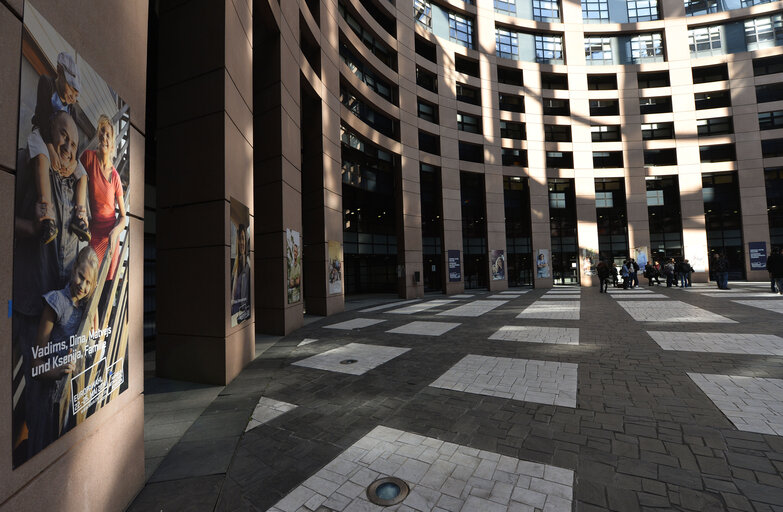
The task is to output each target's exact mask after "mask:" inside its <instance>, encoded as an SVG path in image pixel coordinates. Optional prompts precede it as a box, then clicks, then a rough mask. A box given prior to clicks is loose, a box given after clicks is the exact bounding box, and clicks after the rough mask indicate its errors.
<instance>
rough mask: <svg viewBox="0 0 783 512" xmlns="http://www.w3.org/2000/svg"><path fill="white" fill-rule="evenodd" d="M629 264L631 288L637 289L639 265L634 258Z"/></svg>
mask: <svg viewBox="0 0 783 512" xmlns="http://www.w3.org/2000/svg"><path fill="white" fill-rule="evenodd" d="M629 263H630V264H629V265H628V272H629V273H630V274H631V288H636V287H637V286H639V264H638V263H636V260H634V259H633V258H631V259H630V260H629Z"/></svg>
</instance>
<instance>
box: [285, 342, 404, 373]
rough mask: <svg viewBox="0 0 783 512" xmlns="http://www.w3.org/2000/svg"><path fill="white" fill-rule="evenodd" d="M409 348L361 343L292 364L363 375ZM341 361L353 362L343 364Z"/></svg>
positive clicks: (351, 344) (350, 344)
mask: <svg viewBox="0 0 783 512" xmlns="http://www.w3.org/2000/svg"><path fill="white" fill-rule="evenodd" d="M408 350H410V349H409V348H397V347H381V346H378V345H365V344H362V343H349V344H348V345H345V346H343V347H339V348H335V349H332V350H328V351H326V352H323V353H322V354H317V355H314V356H312V357H308V358H306V359H302V360H300V361H296V362H294V363H292V364H293V365H295V366H304V367H307V368H316V369H319V370H328V371H331V372H340V373H349V374H351V375H363V374H365V373H367V372H368V371H370V370H372V369H373V368H375V367H377V366H378V365H381V364H384V363H386V362H388V361H390V360H392V359H394V358H395V357H397V356H399V355H401V354H404V353H405V352H407V351H408ZM343 361H355V362H353V363H349V364H345V363H343Z"/></svg>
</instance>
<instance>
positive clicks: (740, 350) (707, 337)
mask: <svg viewBox="0 0 783 512" xmlns="http://www.w3.org/2000/svg"><path fill="white" fill-rule="evenodd" d="M647 334H649V335H650V337H651V338H652V339H653V340H654V341H655V342H656V343H657V344H658V345H660V347H661V348H662V349H664V350H681V351H687V352H716V353H724V354H758V355H770V356H783V338H781V337H779V336H775V335H774V334H737V333H719V332H714V333H713V332H681V331H677V332H671V331H647Z"/></svg>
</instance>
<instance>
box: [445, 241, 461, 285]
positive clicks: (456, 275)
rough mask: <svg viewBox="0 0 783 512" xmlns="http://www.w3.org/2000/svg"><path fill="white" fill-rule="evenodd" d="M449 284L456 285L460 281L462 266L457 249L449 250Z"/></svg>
mask: <svg viewBox="0 0 783 512" xmlns="http://www.w3.org/2000/svg"><path fill="white" fill-rule="evenodd" d="M448 263H449V282H450V283H456V282H459V281H461V280H462V265H461V263H460V259H459V249H449V251H448Z"/></svg>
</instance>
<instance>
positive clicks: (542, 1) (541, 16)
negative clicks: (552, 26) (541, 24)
mask: <svg viewBox="0 0 783 512" xmlns="http://www.w3.org/2000/svg"><path fill="white" fill-rule="evenodd" d="M533 19H534V20H535V21H555V22H556V21H560V4H559V3H558V1H557V0H533Z"/></svg>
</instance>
